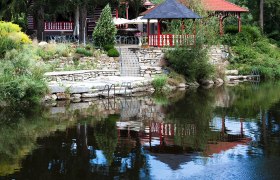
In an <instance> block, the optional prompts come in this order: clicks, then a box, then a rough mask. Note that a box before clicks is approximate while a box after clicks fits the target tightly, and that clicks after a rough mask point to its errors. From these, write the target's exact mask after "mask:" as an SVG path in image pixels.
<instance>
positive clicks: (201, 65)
mask: <svg viewBox="0 0 280 180" xmlns="http://www.w3.org/2000/svg"><path fill="white" fill-rule="evenodd" d="M166 58H167V60H168V62H169V63H170V66H171V67H172V68H173V69H174V70H175V71H176V72H177V73H179V74H183V75H184V76H185V78H186V79H188V80H191V81H194V80H197V81H198V80H200V79H203V78H208V77H210V76H211V75H212V74H213V72H214V67H213V66H212V65H211V64H210V63H209V59H208V56H207V49H203V48H200V47H192V48H189V49H188V48H186V47H178V48H176V49H174V50H169V51H168V52H167V54H166Z"/></svg>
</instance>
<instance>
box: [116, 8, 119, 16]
mask: <svg viewBox="0 0 280 180" xmlns="http://www.w3.org/2000/svg"><path fill="white" fill-rule="evenodd" d="M116 18H117V19H118V18H119V8H118V7H117V8H116Z"/></svg>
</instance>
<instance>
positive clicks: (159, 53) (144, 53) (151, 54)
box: [136, 48, 164, 66]
mask: <svg viewBox="0 0 280 180" xmlns="http://www.w3.org/2000/svg"><path fill="white" fill-rule="evenodd" d="M136 55H137V57H138V58H139V64H140V66H160V61H161V59H162V58H163V57H164V49H159V48H149V49H145V48H141V49H139V50H138V51H137V52H136Z"/></svg>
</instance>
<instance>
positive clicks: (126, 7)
mask: <svg viewBox="0 0 280 180" xmlns="http://www.w3.org/2000/svg"><path fill="white" fill-rule="evenodd" d="M125 13H126V19H128V2H126V3H125ZM125 26H126V28H128V24H126V25H125Z"/></svg>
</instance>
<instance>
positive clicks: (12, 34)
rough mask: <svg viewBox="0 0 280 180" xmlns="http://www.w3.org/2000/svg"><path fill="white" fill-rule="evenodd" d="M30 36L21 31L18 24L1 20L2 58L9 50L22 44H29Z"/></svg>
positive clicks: (0, 40)
mask: <svg viewBox="0 0 280 180" xmlns="http://www.w3.org/2000/svg"><path fill="white" fill-rule="evenodd" d="M29 43H31V40H30V39H29V37H28V36H27V35H26V34H24V33H23V32H21V28H20V27H19V26H18V25H17V24H13V23H11V22H4V21H0V58H3V57H4V55H5V53H6V52H7V51H10V50H12V49H18V48H19V47H20V45H22V44H29Z"/></svg>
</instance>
